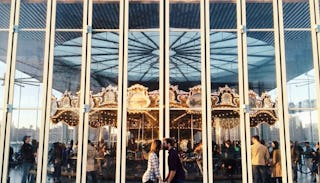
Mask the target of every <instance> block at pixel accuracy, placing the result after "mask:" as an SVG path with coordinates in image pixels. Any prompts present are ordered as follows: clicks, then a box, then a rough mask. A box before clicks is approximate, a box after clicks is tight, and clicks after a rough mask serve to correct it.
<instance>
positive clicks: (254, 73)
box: [0, 0, 313, 92]
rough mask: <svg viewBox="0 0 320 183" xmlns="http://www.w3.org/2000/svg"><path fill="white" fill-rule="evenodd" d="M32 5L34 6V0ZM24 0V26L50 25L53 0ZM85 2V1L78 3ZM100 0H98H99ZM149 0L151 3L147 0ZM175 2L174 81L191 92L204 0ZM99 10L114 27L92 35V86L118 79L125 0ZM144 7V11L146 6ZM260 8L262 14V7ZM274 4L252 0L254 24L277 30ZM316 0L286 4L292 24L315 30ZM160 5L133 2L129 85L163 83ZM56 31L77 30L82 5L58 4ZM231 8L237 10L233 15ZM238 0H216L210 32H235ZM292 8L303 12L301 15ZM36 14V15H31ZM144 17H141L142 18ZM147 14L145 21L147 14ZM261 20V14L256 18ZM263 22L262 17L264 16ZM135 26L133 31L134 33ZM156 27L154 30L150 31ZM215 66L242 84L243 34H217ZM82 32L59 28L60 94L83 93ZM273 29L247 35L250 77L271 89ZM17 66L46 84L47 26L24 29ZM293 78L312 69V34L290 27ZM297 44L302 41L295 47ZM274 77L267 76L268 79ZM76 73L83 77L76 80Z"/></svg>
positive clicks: (218, 81) (99, 17)
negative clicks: (239, 47)
mask: <svg viewBox="0 0 320 183" xmlns="http://www.w3.org/2000/svg"><path fill="white" fill-rule="evenodd" d="M30 2H33V3H30ZM30 2H29V1H22V2H21V12H20V15H21V18H20V21H19V28H30V27H32V28H34V27H36V28H43V29H44V28H45V17H46V11H47V4H46V1H40V0H39V1H30ZM79 2H80V1H79ZM94 2H95V1H94ZM148 2H149V3H148ZM173 2H174V3H172V4H170V10H171V11H170V28H174V29H171V31H170V40H169V42H170V44H169V46H170V77H171V78H170V81H171V83H172V84H178V85H179V86H180V87H181V88H183V89H184V90H187V88H188V87H189V86H190V83H191V84H193V85H196V84H199V81H196V80H195V78H200V77H199V76H200V66H199V63H200V33H199V31H190V30H196V29H199V27H200V12H199V9H200V7H199V3H184V2H181V1H173ZM93 8H94V13H93V29H108V30H114V31H110V32H93V36H92V39H93V41H92V57H91V62H92V68H91V86H92V90H93V91H95V92H99V90H100V89H101V88H102V87H104V86H108V85H109V84H113V85H114V84H116V83H117V72H118V46H119V41H118V40H119V35H118V33H117V29H118V28H119V3H118V2H117V1H110V2H108V3H99V2H95V4H94V7H93ZM142 9H143V10H144V11H141V10H142ZM256 10H259V11H256ZM272 11H273V8H272V3H271V2H265V1H263V2H262V1H250V2H249V3H247V12H254V13H247V16H248V17H247V23H248V24H247V27H248V28H249V29H250V28H273V20H272V18H271V17H273V12H272ZM308 11H309V5H308V3H307V1H306V2H301V1H295V2H291V3H284V12H285V15H286V16H285V17H284V24H285V27H289V28H290V27H302V28H307V27H310V17H309V16H308ZM158 12H159V4H158V3H156V2H155V1H143V3H141V1H132V2H130V8H129V20H130V21H129V29H130V30H129V47H128V53H129V55H128V63H130V65H129V70H128V74H129V80H130V81H129V82H131V83H137V82H139V83H141V84H143V85H146V86H148V87H149V88H150V89H157V88H156V86H153V85H152V83H154V81H157V79H158V78H157V73H159V65H158V59H159V33H158V32H157V31H154V29H155V28H159V23H158V22H159V15H158ZM56 13H57V17H56V18H57V19H56V28H58V29H59V28H64V29H74V28H81V27H82V16H83V5H82V4H81V3H77V2H76V1H72V3H70V2H68V1H57V12H56ZM230 13H231V14H230ZM235 13H236V4H235V3H228V2H227V1H217V2H216V1H214V2H212V4H211V6H210V16H211V19H210V26H211V27H210V28H211V29H233V30H235V31H236V14H235ZM293 13H295V14H298V15H299V16H294V15H293ZM0 15H1V17H8V16H9V15H10V3H9V1H3V2H2V3H0ZM30 17H37V18H30ZM137 17H139V18H137ZM141 17H143V18H141ZM257 17H259V19H257ZM261 20H263V21H261ZM8 21H9V18H2V19H0V28H3V27H6V26H7V25H8V24H9V22H8ZM131 30H134V31H131ZM151 30H153V31H151ZM210 35H211V36H210V42H211V53H210V54H211V62H210V64H211V70H212V80H214V81H215V83H212V85H218V86H223V85H224V84H226V81H227V83H228V84H229V85H232V84H233V83H237V82H238V78H237V77H238V74H237V60H238V59H237V46H236V43H237V37H236V34H235V32H217V31H215V32H212V33H211V34H210ZM81 36H82V33H81V32H74V31H73V32H59V31H57V32H56V36H55V49H54V78H55V82H54V83H53V88H54V89H56V90H58V91H61V92H63V91H65V90H66V89H68V90H70V91H77V90H78V88H79V81H78V80H79V79H80V71H79V70H80V62H79V60H80V58H81V55H82V53H81V39H82V38H81ZM273 37H274V35H273V33H272V31H271V32H265V31H263V32H248V40H247V42H248V63H249V65H248V69H249V73H250V74H249V81H250V82H254V81H256V80H259V81H262V82H264V88H265V89H266V90H271V89H274V88H275V82H274V81H275V78H274V76H275V74H274V73H275V65H274V63H275V61H274V48H273V47H274V41H273ZM18 39H19V40H18V43H19V44H21V45H32V46H22V47H19V49H18V55H19V56H18V57H17V59H18V60H17V67H16V68H17V69H18V70H19V71H21V72H24V73H26V74H27V75H29V76H31V77H32V78H35V79H37V80H39V81H41V80H42V71H43V47H44V46H43V45H44V40H45V33H44V32H42V31H33V32H31V31H21V32H19V37H18ZM285 39H286V45H288V46H287V47H286V48H287V49H290V53H292V54H288V55H286V60H287V67H288V68H287V71H288V73H287V79H288V80H290V79H292V78H294V77H296V76H298V75H301V74H303V73H305V72H307V71H308V70H310V69H312V67H313V66H312V62H305V64H306V65H305V66H304V67H299V61H300V60H303V59H306V57H307V56H306V55H305V54H300V53H308V50H310V49H311V48H310V46H311V44H306V42H308V41H309V40H310V33H308V32H305V31H290V32H285ZM0 40H7V34H6V33H5V32H0ZM290 45H295V46H290ZM5 50H7V49H6V45H5V44H0V56H2V57H0V58H1V59H0V61H2V62H5V59H4V58H5V55H6V51H5ZM185 70H187V71H188V74H184V73H183V72H182V71H185ZM266 76H268V77H266ZM70 78H76V79H75V80H71V79H70Z"/></svg>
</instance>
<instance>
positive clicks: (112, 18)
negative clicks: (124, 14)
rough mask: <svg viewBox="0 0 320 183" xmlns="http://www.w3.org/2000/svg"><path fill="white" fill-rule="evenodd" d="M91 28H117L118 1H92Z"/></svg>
mask: <svg viewBox="0 0 320 183" xmlns="http://www.w3.org/2000/svg"><path fill="white" fill-rule="evenodd" d="M92 28H93V29H118V28H119V2H116V1H109V0H99V1H94V2H93V11H92Z"/></svg>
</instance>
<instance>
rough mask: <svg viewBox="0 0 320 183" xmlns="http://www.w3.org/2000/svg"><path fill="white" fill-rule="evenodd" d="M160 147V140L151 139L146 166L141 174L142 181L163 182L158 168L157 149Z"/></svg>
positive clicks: (147, 182)
mask: <svg viewBox="0 0 320 183" xmlns="http://www.w3.org/2000/svg"><path fill="white" fill-rule="evenodd" d="M160 149H161V141H160V140H153V141H152V143H151V148H150V152H149V156H148V167H147V170H146V171H145V173H144V174H143V176H142V182H143V183H155V182H158V181H159V182H163V180H162V179H161V176H160V169H159V151H160Z"/></svg>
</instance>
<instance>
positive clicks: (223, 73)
mask: <svg viewBox="0 0 320 183" xmlns="http://www.w3.org/2000/svg"><path fill="white" fill-rule="evenodd" d="M237 41H238V39H237V34H236V33H235V32H211V33H210V71H211V90H212V91H213V90H217V89H218V88H219V87H224V86H225V85H228V86H229V87H232V88H233V89H237V88H238V46H237Z"/></svg>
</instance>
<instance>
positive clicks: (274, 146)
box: [271, 141, 279, 149]
mask: <svg viewBox="0 0 320 183" xmlns="http://www.w3.org/2000/svg"><path fill="white" fill-rule="evenodd" d="M271 145H272V148H273V149H279V142H278V141H272V144H271Z"/></svg>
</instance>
